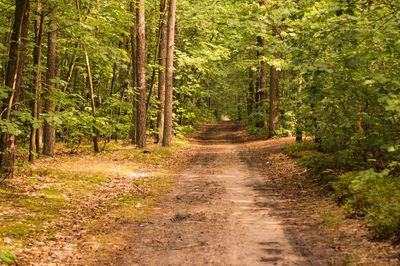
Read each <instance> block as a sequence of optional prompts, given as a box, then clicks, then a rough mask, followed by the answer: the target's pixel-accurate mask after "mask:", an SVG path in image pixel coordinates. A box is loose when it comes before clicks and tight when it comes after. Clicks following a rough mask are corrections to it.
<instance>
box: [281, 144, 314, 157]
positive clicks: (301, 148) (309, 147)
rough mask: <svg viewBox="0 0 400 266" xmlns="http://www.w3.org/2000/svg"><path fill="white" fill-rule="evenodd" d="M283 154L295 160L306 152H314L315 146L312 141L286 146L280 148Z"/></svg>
mask: <svg viewBox="0 0 400 266" xmlns="http://www.w3.org/2000/svg"><path fill="white" fill-rule="evenodd" d="M282 150H283V152H284V153H286V154H287V155H289V156H292V157H295V158H301V157H302V155H303V153H304V152H306V151H316V150H317V144H316V143H315V142H314V141H312V140H305V141H302V142H295V143H289V144H286V145H285V146H284V147H283V148H282Z"/></svg>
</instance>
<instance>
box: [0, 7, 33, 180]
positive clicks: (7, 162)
mask: <svg viewBox="0 0 400 266" xmlns="http://www.w3.org/2000/svg"><path fill="white" fill-rule="evenodd" d="M29 14H30V8H29V0H17V1H16V6H15V12H14V24H13V30H12V35H11V40H10V48H9V54H8V58H9V61H8V64H7V71H6V76H5V81H4V85H5V87H6V88H8V89H9V92H8V95H7V97H6V98H5V99H4V100H3V102H2V109H3V110H4V111H3V112H2V115H1V118H2V119H3V120H6V121H8V122H11V118H12V117H11V111H12V109H14V110H15V109H17V108H18V102H17V101H18V95H19V93H20V92H19V90H20V86H17V84H21V82H22V81H20V79H22V72H20V69H19V66H21V67H22V66H23V65H24V62H23V60H24V57H23V56H22V53H24V52H25V48H23V47H21V46H22V45H23V42H21V41H22V40H23V38H24V37H25V38H26V36H24V34H27V33H28V26H29ZM21 52H22V53H21ZM18 74H19V75H18ZM14 160H15V135H14V134H13V133H12V132H1V139H0V166H1V168H0V173H1V178H12V177H13V173H14Z"/></svg>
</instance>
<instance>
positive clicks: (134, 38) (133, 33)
mask: <svg viewBox="0 0 400 266" xmlns="http://www.w3.org/2000/svg"><path fill="white" fill-rule="evenodd" d="M136 9H137V8H136V4H135V3H134V2H131V5H130V11H131V12H132V14H134V15H135V17H136V14H137V12H136ZM136 26H137V25H136V22H135V25H134V26H132V27H131V29H130V30H131V50H132V51H131V52H132V53H131V65H132V86H133V100H132V111H133V112H132V114H133V115H132V129H131V134H132V136H131V138H132V144H136V139H137V138H136V127H137V112H136V110H137V97H136V91H137V87H138V85H137V77H138V73H137V47H136V46H137V36H136V35H137V34H136V32H137V30H136Z"/></svg>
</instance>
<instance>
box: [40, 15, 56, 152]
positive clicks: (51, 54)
mask: <svg viewBox="0 0 400 266" xmlns="http://www.w3.org/2000/svg"><path fill="white" fill-rule="evenodd" d="M49 28H50V32H49V33H48V44H47V72H46V80H47V84H46V89H47V93H46V95H47V96H46V98H45V102H44V112H45V113H46V114H47V119H49V118H50V116H52V115H54V111H55V102H54V99H53V97H54V91H55V88H56V85H55V83H54V79H55V77H56V57H57V21H56V20H55V19H52V20H50V23H49ZM55 145H56V129H55V123H54V121H50V122H49V121H47V120H46V121H45V123H44V128H43V154H44V155H48V156H54V149H55Z"/></svg>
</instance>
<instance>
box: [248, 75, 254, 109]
mask: <svg viewBox="0 0 400 266" xmlns="http://www.w3.org/2000/svg"><path fill="white" fill-rule="evenodd" d="M254 103H255V95H254V71H253V70H252V69H251V68H250V69H249V91H248V95H247V115H248V116H250V115H251V113H252V112H253V111H254Z"/></svg>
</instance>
